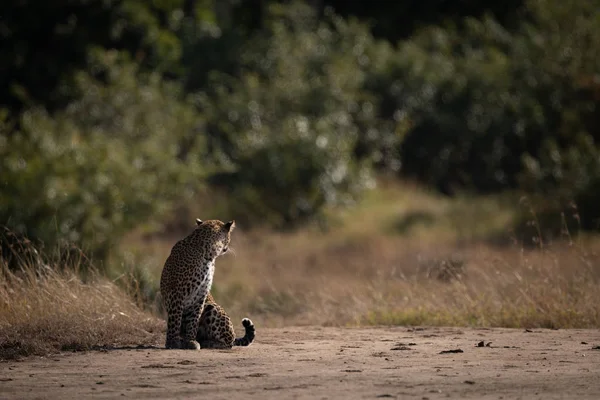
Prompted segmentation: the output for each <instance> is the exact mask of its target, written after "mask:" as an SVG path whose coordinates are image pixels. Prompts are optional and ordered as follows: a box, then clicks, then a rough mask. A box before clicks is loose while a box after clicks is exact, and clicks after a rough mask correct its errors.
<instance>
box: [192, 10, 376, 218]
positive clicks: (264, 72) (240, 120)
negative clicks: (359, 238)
mask: <svg viewBox="0 0 600 400" xmlns="http://www.w3.org/2000/svg"><path fill="white" fill-rule="evenodd" d="M270 12H271V14H270V17H269V24H268V27H267V29H266V30H265V31H264V32H262V33H261V34H259V35H257V36H256V37H254V38H253V40H250V41H249V43H248V46H247V47H246V48H245V49H244V51H243V52H242V53H241V54H240V55H239V58H240V65H239V68H238V71H239V72H238V73H237V75H234V76H231V75H224V74H215V76H214V77H213V80H212V82H213V85H212V90H210V91H209V92H208V93H207V94H206V96H205V99H204V102H203V107H204V108H203V111H204V112H205V114H206V118H207V133H208V137H209V142H208V146H209V149H211V150H212V152H211V153H210V154H208V156H212V159H213V160H214V161H215V163H216V165H217V168H218V170H219V171H220V173H219V174H217V175H216V176H214V177H213V179H212V181H213V182H215V183H218V184H220V185H222V186H223V187H225V188H226V189H227V190H228V192H229V193H230V195H231V196H230V197H231V199H233V200H232V207H233V208H234V209H235V214H236V215H237V216H239V215H240V213H244V215H245V218H246V220H247V221H248V222H256V221H258V220H264V219H265V218H266V219H267V220H269V221H270V222H271V223H272V224H274V225H275V226H282V225H288V226H289V225H290V224H293V223H296V222H301V221H304V220H306V219H307V218H310V217H313V216H315V215H316V214H318V213H319V212H320V210H321V208H322V207H323V206H324V205H326V204H340V203H345V202H348V201H352V200H353V198H354V196H355V195H356V194H357V193H358V192H359V191H360V190H361V189H362V188H364V187H365V185H369V184H370V183H371V178H370V160H369V156H370V155H365V157H364V159H362V160H357V159H356V158H355V157H354V155H355V150H356V148H357V145H358V144H359V143H360V142H361V136H362V135H363V131H362V130H361V126H368V125H370V124H371V123H372V124H373V125H375V124H376V108H375V106H374V104H373V103H372V102H371V100H370V99H369V98H368V97H366V96H363V91H362V86H363V82H364V79H365V76H366V71H367V70H368V69H369V68H371V66H372V65H373V64H374V63H375V62H376V60H374V59H373V56H374V55H373V52H372V51H371V49H372V48H373V47H376V46H374V41H373V39H372V37H371V36H370V34H369V32H368V30H367V29H366V27H364V26H362V25H360V24H358V23H356V22H346V21H343V20H342V19H340V18H338V17H336V16H335V15H332V14H328V16H327V18H326V20H325V21H321V22H319V21H318V20H317V19H316V17H315V15H314V10H313V9H312V8H310V7H308V6H306V5H304V4H302V3H293V4H291V5H288V6H281V7H272V8H271V9H270Z"/></svg>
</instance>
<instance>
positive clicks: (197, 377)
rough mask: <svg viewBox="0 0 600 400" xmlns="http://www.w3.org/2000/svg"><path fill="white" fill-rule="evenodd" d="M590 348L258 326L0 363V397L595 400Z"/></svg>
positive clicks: (596, 376)
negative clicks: (197, 340) (207, 340)
mask: <svg viewBox="0 0 600 400" xmlns="http://www.w3.org/2000/svg"><path fill="white" fill-rule="evenodd" d="M482 341H483V343H480V342H482ZM489 342H491V344H490V345H489V346H488V343H489ZM478 344H480V345H483V347H478V346H477V345H478ZM596 346H600V332H599V331H598V330H555V331H553V330H538V329H534V330H532V331H524V330H509V329H458V328H423V329H421V328H402V327H397V328H364V329H363V328H360V329H359V328H356V329H340V328H290V329H264V330H258V332H257V340H256V342H255V343H254V344H252V346H250V347H244V348H235V349H233V350H227V351H226V350H200V351H184V350H163V349H160V348H145V349H136V348H132V349H111V350H104V351H93V352H88V353H76V354H60V355H57V356H52V357H49V358H30V359H27V360H24V361H18V362H17V361H12V362H7V363H1V364H0V371H1V372H0V398H3V399H13V398H14V399H17V398H18V399H46V398H48V399H80V398H122V397H125V398H127V397H129V398H143V399H147V398H161V399H162V398H199V397H202V398H204V397H208V396H210V398H211V399H239V398H245V399H250V398H252V399H254V398H256V399H259V398H260V399H262V398H277V399H280V398H285V399H288V398H302V399H334V398H340V399H345V398H407V399H413V398H414V399H421V400H425V399H446V398H477V399H519V398H522V399H525V398H527V399H529V398H532V399H538V398H539V399H564V398H572V399H599V398H600V350H597V349H594V347H596ZM458 349H460V350H462V352H454V353H441V352H443V351H447V350H458Z"/></svg>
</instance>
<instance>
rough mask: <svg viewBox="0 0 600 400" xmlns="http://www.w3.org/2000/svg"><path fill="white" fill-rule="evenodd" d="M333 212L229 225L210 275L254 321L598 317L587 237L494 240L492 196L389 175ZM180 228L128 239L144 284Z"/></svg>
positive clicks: (481, 321) (499, 207) (222, 295)
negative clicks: (227, 249) (446, 190)
mask: <svg viewBox="0 0 600 400" xmlns="http://www.w3.org/2000/svg"><path fill="white" fill-rule="evenodd" d="M332 215H333V217H334V221H336V222H335V223H334V224H332V225H331V227H330V229H329V230H328V231H327V232H322V231H320V230H318V229H316V228H307V229H305V230H302V231H300V232H295V233H288V234H276V233H273V232H268V231H262V232H261V231H253V232H244V231H243V227H240V229H238V230H236V232H235V234H234V239H233V240H234V243H233V247H234V249H235V251H236V255H235V256H234V255H229V256H226V257H223V258H221V259H219V260H218V261H217V272H216V275H215V283H214V286H213V292H214V294H215V297H216V299H217V301H219V302H221V303H222V304H223V305H224V306H225V307H226V309H227V310H228V312H229V313H230V314H231V315H232V317H233V318H234V320H237V321H239V320H240V319H241V318H242V317H245V316H249V317H250V318H252V319H253V320H254V322H255V323H256V324H257V326H259V327H260V326H283V325H298V324H323V325H361V324H394V325H395V324H402V325H406V324H408V325H463V326H467V325H472V326H504V327H549V328H568V327H600V314H599V311H598V307H597V305H598V304H600V290H598V289H599V283H600V257H599V254H598V253H600V241H599V240H598V239H596V238H593V237H592V238H586V237H584V236H581V237H579V238H578V239H577V240H575V241H572V240H571V239H570V238H569V237H568V236H566V237H565V240H564V241H559V242H555V243H545V245H544V247H543V249H539V248H538V249H532V248H529V249H528V248H525V247H524V246H521V245H520V244H519V243H514V244H512V245H503V246H494V245H492V244H489V241H487V240H486V239H487V238H489V237H498V235H500V234H502V232H503V231H502V230H503V229H505V227H506V226H507V223H508V222H510V218H511V211H510V209H509V208H507V207H506V206H505V205H503V203H501V202H500V201H498V200H494V199H492V198H486V199H477V200H473V199H471V200H468V199H454V200H451V199H447V198H441V197H436V196H433V195H431V194H428V193H424V192H421V191H418V190H417V189H416V188H411V187H406V186H404V187H399V186H397V185H396V186H393V185H392V186H389V187H386V188H384V189H382V190H379V191H377V192H374V193H373V194H372V196H371V197H370V198H367V199H366V200H365V201H364V202H363V203H362V204H361V205H360V206H359V207H358V208H355V209H352V210H348V211H334V212H333V213H332ZM414 215H422V216H427V217H423V218H416V219H414V218H413V217H411V216H414ZM201 217H205V216H204V215H202V216H201ZM407 219H409V220H412V222H410V223H406V222H405V221H406V220H407ZM399 225H400V226H401V229H399V228H398V226H399ZM190 229H191V227H190ZM504 232H505V233H504V235H505V236H506V238H509V232H508V230H505V231H504ZM184 234H185V233H181V234H180V235H184ZM177 239H178V237H169V238H154V239H152V240H149V241H142V240H137V241H136V240H133V239H132V240H130V242H129V243H128V246H127V249H128V250H130V251H131V252H130V254H129V256H130V257H131V258H132V259H135V260H138V262H139V260H144V266H145V268H144V270H145V271H146V273H147V274H148V276H149V277H151V278H149V280H150V281H151V282H154V283H151V285H152V284H156V282H157V277H158V274H159V273H160V270H161V268H162V264H163V262H164V260H165V259H166V257H167V255H168V253H169V250H170V247H171V245H172V244H173V243H174V242H175V241H176V240H177ZM135 254H137V255H135ZM152 277H154V278H152ZM155 309H159V308H155Z"/></svg>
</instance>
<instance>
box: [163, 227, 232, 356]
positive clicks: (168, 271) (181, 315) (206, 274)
mask: <svg viewBox="0 0 600 400" xmlns="http://www.w3.org/2000/svg"><path fill="white" fill-rule="evenodd" d="M196 223H197V226H196V229H194V231H193V232H192V233H190V234H189V235H188V236H187V237H185V238H183V239H181V240H180V241H178V242H177V243H176V244H175V246H173V248H172V249H171V254H170V255H169V257H168V258H167V261H166V262H165V266H164V267H163V271H162V274H161V278H160V291H161V294H162V297H163V301H164V305H165V309H166V310H167V314H168V320H167V339H166V343H165V347H166V348H168V349H181V348H182V349H199V348H200V344H199V343H198V341H197V340H196V337H197V333H198V326H199V322H200V317H201V315H202V314H201V311H202V310H203V309H204V303H205V301H206V298H207V296H208V293H209V291H210V288H211V286H212V281H213V276H214V273H215V260H216V259H217V257H219V256H221V255H223V254H225V253H226V252H227V250H228V248H229V242H230V240H231V232H232V231H233V229H234V228H235V222H234V221H229V222H227V223H224V222H222V221H218V220H210V221H202V220H200V219H197V220H196ZM227 318H229V317H227ZM203 329H204V328H203Z"/></svg>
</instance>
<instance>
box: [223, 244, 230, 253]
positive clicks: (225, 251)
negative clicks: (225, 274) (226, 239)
mask: <svg viewBox="0 0 600 400" xmlns="http://www.w3.org/2000/svg"><path fill="white" fill-rule="evenodd" d="M227 250H229V246H225V247H223V254H225V253H227Z"/></svg>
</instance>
